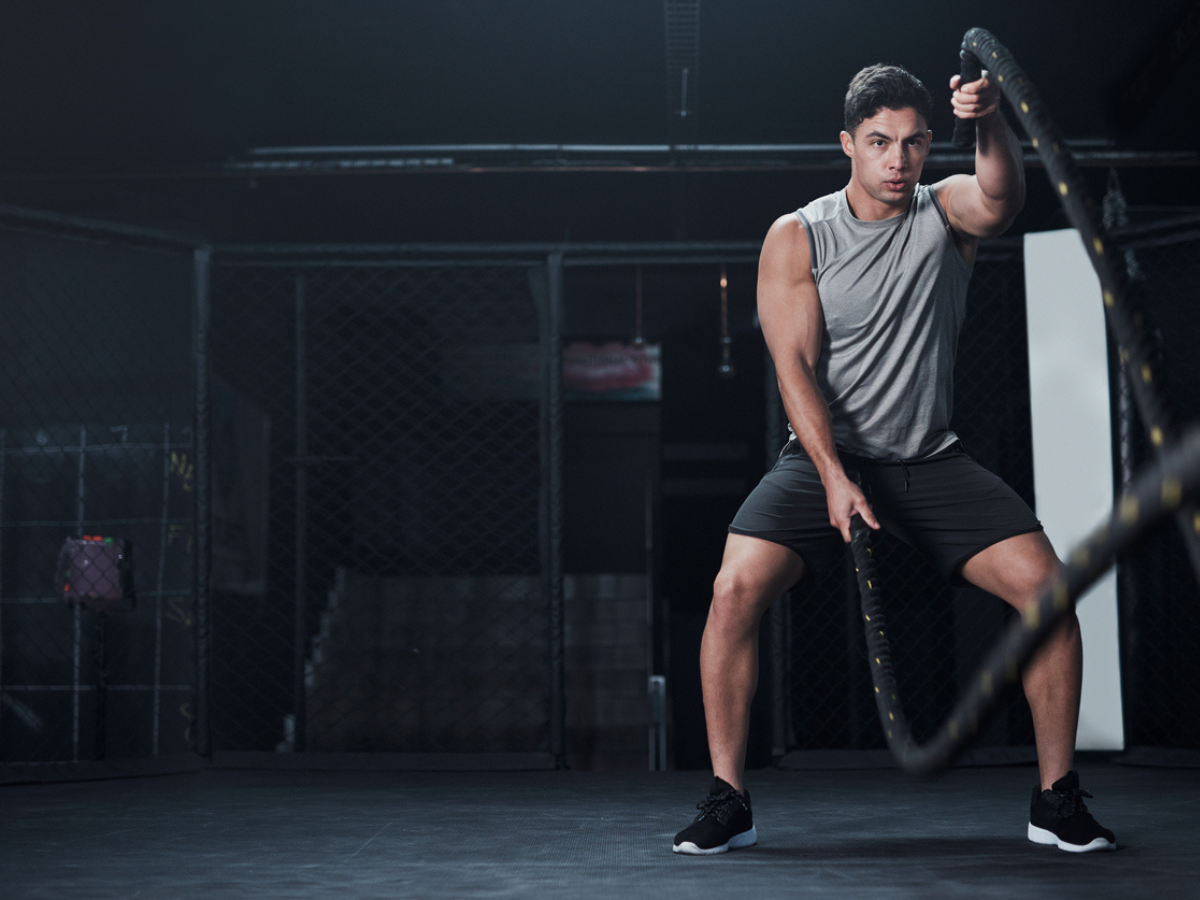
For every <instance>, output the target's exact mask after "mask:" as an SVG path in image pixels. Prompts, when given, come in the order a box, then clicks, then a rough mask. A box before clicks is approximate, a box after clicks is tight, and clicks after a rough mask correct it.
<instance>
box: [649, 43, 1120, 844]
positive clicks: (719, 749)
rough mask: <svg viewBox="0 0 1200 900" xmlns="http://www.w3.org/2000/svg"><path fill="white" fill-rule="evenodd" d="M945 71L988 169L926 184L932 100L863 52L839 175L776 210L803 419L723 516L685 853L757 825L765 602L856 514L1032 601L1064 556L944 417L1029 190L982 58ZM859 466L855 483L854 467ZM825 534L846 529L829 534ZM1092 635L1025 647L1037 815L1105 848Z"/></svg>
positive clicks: (745, 838)
mask: <svg viewBox="0 0 1200 900" xmlns="http://www.w3.org/2000/svg"><path fill="white" fill-rule="evenodd" d="M959 81H960V79H959V77H958V76H955V77H954V78H953V79H951V82H950V87H951V88H952V89H953V97H952V104H953V107H954V113H955V115H956V116H958V117H959V118H962V119H970V120H973V121H974V124H975V125H976V128H977V148H976V152H975V174H974V175H973V176H967V175H952V176H950V177H949V178H946V179H945V180H943V181H940V182H938V183H937V184H934V185H931V186H930V185H922V184H920V183H919V182H920V177H921V169H922V166H923V165H924V162H925V157H926V155H927V154H928V153H929V145H930V140H931V137H932V132H931V131H930V130H929V121H930V114H931V106H932V100H931V98H930V95H929V92H928V91H927V90H926V89H925V87H924V85H922V84H921V82H920V81H918V80H917V79H916V78H915V77H914V76H912V75H911V74H910V73H908V72H907V71H905V70H904V69H901V68H898V67H895V66H882V65H877V66H870V67H869V68H866V69H864V70H863V71H861V72H859V73H858V75H856V76H855V77H854V80H853V81H852V82H851V83H850V89H849V91H848V93H847V95H846V105H845V116H846V118H845V127H846V130H845V131H843V132H842V134H841V142H842V149H843V150H844V151H845V153H846V155H847V156H848V157H850V183H849V184H848V185H847V186H846V188H845V189H843V190H841V191H838V192H837V193H835V194H831V195H829V196H826V197H822V198H820V199H818V200H815V201H813V202H812V203H810V204H809V205H808V206H805V207H803V208H802V209H800V210H799V211H797V212H796V213H793V214H790V215H786V216H783V217H781V218H780V219H779V220H777V221H776V222H775V223H774V225H772V226H771V229H770V231H769V232H768V234H767V237H766V240H765V241H764V243H763V249H762V255H761V257H760V261H759V278H758V311H759V319H760V321H761V323H762V330H763V336H764V337H765V338H766V342H767V347H768V349H769V350H770V352H771V356H772V359H773V360H774V362H775V368H776V372H777V374H778V380H779V390H780V393H781V395H782V398H783V404H784V408H785V410H786V411H787V415H788V421H789V422H790V423H791V430H792V435H791V438H790V440H789V441H788V444H787V446H786V447H785V448H784V450H783V452H782V453H781V454H780V457H779V460H778V462H777V463H776V465H775V467H774V468H773V469H772V470H771V471H770V472H769V473H768V474H767V475H766V476H764V478H763V480H762V482H760V484H759V485H758V487H757V488H755V490H754V491H753V492H751V494H750V496H749V497H748V498H747V500H746V502H745V503H744V504H743V506H742V508H741V509H740V510H739V511H738V514H737V515H736V516H735V518H734V520H733V523H732V524H731V525H730V527H729V532H730V533H729V536H728V538H727V542H726V545H725V554H724V558H723V559H722V562H721V569H720V572H719V574H718V575H717V578H716V583H715V585H714V588H713V600H712V606H711V607H710V609H709V614H708V622H707V624H706V626H705V630H704V638H703V641H702V643H701V649H700V668H701V683H702V686H703V692H704V709H705V719H706V722H707V728H708V743H709V750H710V752H711V755H712V763H713V774H714V780H713V785H712V789H711V791H710V793H709V796H708V797H707V798H706V799H705V800H704V801H703V802H702V803H701V804H700V815H699V816H697V818H696V819H695V821H694V822H693V823H692V824H691V825H690V826H688V827H687V828H685V829H684V830H683V831H681V832H680V833H679V834H678V835H676V837H675V843H674V848H673V849H674V850H675V852H677V853H688V854H704V855H707V854H712V853H722V852H725V851H726V850H729V849H732V848H735V847H745V846H749V845H751V844H753V843H755V842H756V841H757V832H756V831H755V828H754V822H753V818H752V815H751V809H750V795H749V793H748V792H746V790H745V787H744V785H743V780H742V779H743V773H744V768H745V757H746V739H747V734H748V730H749V718H750V701H751V698H752V697H753V696H754V691H755V687H756V680H757V674H758V626H759V620H760V619H761V618H762V615H763V613H764V612H765V611H766V610H767V608H768V607H769V606H770V604H771V603H772V602H773V601H774V600H775V598H776V597H778V596H779V595H780V594H782V593H783V592H784V591H786V590H788V589H789V588H791V587H792V586H793V585H795V584H796V583H797V582H799V581H801V579H803V578H804V576H805V575H806V574H807V573H808V572H810V571H812V570H814V569H819V568H821V567H823V566H824V565H827V564H828V562H829V559H830V556H831V554H836V552H838V542H837V536H838V533H839V532H840V534H841V538H842V540H843V541H849V540H850V520H851V518H852V517H853V516H854V515H855V514H858V515H861V516H862V517H863V519H864V520H865V521H866V522H867V523H868V524H869V525H870V526H871V527H872V528H879V527H880V524H881V523H882V525H883V527H885V528H887V529H888V530H889V531H894V532H895V533H897V534H899V535H901V536H902V537H903V538H904V539H905V540H906V541H908V542H909V543H912V544H914V545H915V546H917V547H919V548H921V549H923V550H924V551H925V552H926V553H928V554H929V555H930V556H931V558H932V559H933V561H934V562H935V563H936V564H937V566H938V568H939V570H940V571H941V572H942V574H943V575H944V576H945V577H947V578H949V579H962V580H965V581H966V582H969V583H971V584H974V585H977V586H978V587H981V588H983V589H984V590H986V591H990V592H991V593H993V594H995V595H996V596H998V597H1000V598H1002V599H1003V600H1005V601H1007V602H1008V603H1010V604H1012V605H1013V606H1014V607H1016V608H1017V609H1018V610H1023V609H1024V607H1025V606H1026V605H1027V604H1028V603H1030V602H1032V601H1034V599H1035V598H1036V597H1037V594H1038V590H1039V588H1040V587H1041V586H1042V584H1043V583H1045V582H1046V581H1047V580H1048V579H1050V578H1051V577H1052V576H1053V574H1054V572H1055V570H1056V568H1057V567H1058V565H1059V562H1058V558H1057V557H1056V556H1055V554H1054V550H1053V549H1052V548H1051V546H1050V542H1049V541H1048V540H1047V538H1046V536H1045V534H1044V533H1043V531H1042V528H1041V524H1040V523H1039V522H1038V520H1037V519H1036V518H1035V517H1034V515H1033V513H1032V512H1031V511H1030V509H1029V507H1028V506H1027V505H1026V504H1025V503H1024V502H1023V501H1022V500H1021V499H1020V497H1018V496H1017V495H1016V493H1015V492H1013V491H1012V490H1011V489H1010V488H1009V487H1008V486H1007V485H1005V484H1004V483H1003V482H1002V481H1001V480H1000V479H999V478H997V477H996V476H995V475H992V474H991V473H989V472H987V471H986V470H984V469H983V468H981V467H980V466H979V465H978V464H977V463H976V462H975V461H974V460H972V459H971V458H970V457H969V456H967V455H966V454H965V453H964V452H963V451H962V449H961V446H960V445H959V443H958V438H957V437H956V436H955V434H954V432H952V431H951V430H950V407H951V390H952V386H953V367H954V357H955V350H956V346H957V341H958V332H959V327H960V324H961V322H962V317H963V313H964V307H965V298H966V291H967V282H968V281H969V280H970V276H971V267H972V265H973V263H974V261H975V254H976V251H977V248H978V246H979V239H980V238H984V237H990V236H993V235H998V234H1000V233H1001V232H1003V231H1004V230H1005V229H1006V228H1008V226H1009V225H1010V224H1011V223H1012V221H1013V219H1014V218H1015V217H1016V215H1017V213H1018V212H1020V210H1021V207H1022V206H1023V205H1024V201H1025V180H1024V169H1023V164H1022V156H1021V150H1020V146H1019V144H1018V142H1017V139H1016V137H1015V136H1014V135H1013V133H1012V131H1011V130H1010V129H1009V127H1008V124H1007V123H1006V121H1005V119H1004V116H1003V114H1002V113H1001V112H1000V92H999V89H998V87H997V86H996V85H995V84H993V83H992V80H991V78H990V77H989V76H988V75H987V73H984V76H983V77H982V78H981V79H980V80H978V81H975V82H973V83H970V84H960V83H959ZM860 484H861V487H860ZM831 538H832V540H831ZM1081 672H1082V649H1081V644H1080V637H1079V623H1078V621H1077V620H1076V619H1075V618H1074V616H1072V617H1071V618H1069V619H1068V620H1067V621H1066V622H1064V623H1063V625H1062V626H1061V627H1060V628H1059V630H1058V631H1057V632H1056V633H1055V635H1054V637H1053V638H1052V639H1051V640H1050V641H1049V642H1048V643H1047V644H1046V645H1045V646H1044V647H1043V648H1042V649H1041V650H1040V651H1039V653H1038V654H1037V655H1036V656H1035V657H1034V659H1033V660H1032V662H1031V663H1030V665H1029V666H1028V667H1027V668H1026V670H1025V672H1024V674H1023V677H1022V682H1023V686H1024V689H1025V696H1026V698H1027V699H1028V701H1029V706H1030V709H1031V710H1032V713H1033V724H1034V732H1035V740H1036V743H1037V753H1038V768H1039V774H1040V784H1039V785H1038V786H1037V787H1035V788H1034V793H1033V801H1032V804H1031V808H1030V822H1029V827H1028V837H1029V839H1030V840H1032V841H1036V842H1037V843H1043V844H1056V845H1057V846H1058V847H1060V848H1061V849H1064V850H1070V851H1075V852H1085V851H1090V850H1102V849H1112V848H1113V847H1114V846H1115V838H1114V837H1113V834H1112V832H1110V831H1108V830H1107V829H1104V828H1102V827H1101V826H1100V825H1099V824H1098V823H1097V822H1096V821H1095V819H1093V818H1092V816H1091V815H1090V814H1089V813H1088V812H1087V808H1086V807H1085V805H1084V803H1083V800H1082V797H1084V796H1090V795H1089V794H1085V793H1084V792H1083V791H1081V790H1080V789H1079V779H1078V776H1077V775H1076V773H1075V772H1074V771H1073V769H1072V763H1073V756H1074V747H1075V731H1076V726H1077V723H1078V717H1079V691H1080V682H1081Z"/></svg>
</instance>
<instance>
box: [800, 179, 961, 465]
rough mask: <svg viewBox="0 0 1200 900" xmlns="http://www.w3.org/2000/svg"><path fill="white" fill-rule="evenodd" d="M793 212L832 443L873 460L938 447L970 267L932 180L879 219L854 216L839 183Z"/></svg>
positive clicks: (945, 441) (916, 455) (944, 436)
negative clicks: (802, 246)
mask: <svg viewBox="0 0 1200 900" xmlns="http://www.w3.org/2000/svg"><path fill="white" fill-rule="evenodd" d="M795 215H796V216H797V218H799V220H800V222H801V224H803V225H804V230H805V232H806V233H807V234H808V242H809V249H810V250H811V255H812V269H813V278H814V279H815V280H816V284H817V294H818V296H819V297H820V301H821V309H822V312H823V314H824V318H825V329H824V333H823V335H822V341H821V355H820V358H819V360H818V362H817V368H816V377H817V384H818V386H819V387H820V389H821V393H822V395H823V396H824V398H825V402H826V403H827V404H828V406H829V413H830V417H831V418H832V422H833V438H834V442H835V443H836V444H837V446H838V448H839V449H841V450H844V451H846V452H849V453H852V454H855V455H857V456H865V457H869V458H872V459H892V460H900V459H902V460H913V459H922V458H924V457H927V456H930V455H932V454H934V453H937V452H938V451H939V450H944V449H945V448H946V447H948V446H950V445H951V444H952V443H954V441H955V440H957V436H956V435H955V434H954V432H953V431H951V430H950V413H951V408H952V406H953V394H954V359H955V354H956V353H957V350H958V334H959V330H960V328H961V326H962V320H963V315H964V312H965V310H966V295H967V283H968V282H969V281H970V278H971V268H970V266H968V265H967V263H966V260H964V259H963V258H962V254H961V253H960V251H959V249H958V247H957V246H956V245H955V243H954V238H953V235H952V232H951V228H950V222H949V220H948V219H947V218H946V213H945V211H944V210H943V209H942V206H941V203H940V202H939V201H938V199H937V195H936V194H935V193H934V190H933V188H932V187H930V186H928V185H918V186H917V189H916V190H915V191H914V192H913V197H912V202H911V203H910V204H909V207H908V209H907V210H906V211H905V212H904V214H902V215H899V216H894V217H892V218H889V219H883V220H880V221H864V220H861V219H856V218H855V217H854V215H853V214H852V213H851V212H850V206H849V204H848V203H847V201H846V191H845V189H842V190H841V191H838V192H837V193H834V194H829V195H827V196H825V197H821V198H819V199H817V200H814V201H813V202H812V203H810V204H808V205H807V206H805V207H802V208H801V209H799V210H797V211H796V214H795Z"/></svg>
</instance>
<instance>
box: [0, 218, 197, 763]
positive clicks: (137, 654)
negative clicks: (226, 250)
mask: <svg viewBox="0 0 1200 900" xmlns="http://www.w3.org/2000/svg"><path fill="white" fill-rule="evenodd" d="M202 256H203V250H202V248H201V247H200V245H199V244H198V243H197V242H194V241H191V240H189V239H188V238H185V237H179V236H174V235H169V234H163V233H158V232H152V231H143V230H138V229H133V228H126V227H122V226H116V225H106V224H103V223H95V222H87V221H84V220H80V219H75V218H70V217H65V216H53V215H46V214H38V213H31V212H29V211H25V210H19V209H13V208H7V207H6V208H3V209H0V341H2V342H3V349H2V350H0V367H2V372H3V376H2V377H0V654H2V659H0V765H3V766H4V767H12V769H10V771H13V770H20V769H21V767H23V766H24V767H27V766H28V764H31V763H54V764H61V763H89V762H93V761H96V760H115V759H125V758H146V757H158V756H169V755H173V754H180V753H184V752H187V751H190V750H191V749H192V747H193V746H194V745H195V739H196V733H195V728H196V719H197V708H196V678H195V662H196V639H197V630H196V622H195V613H196V610H197V600H198V597H199V594H198V589H199V587H200V585H201V584H202V581H201V580H200V579H201V577H202V571H201V569H200V568H198V567H197V566H196V564H195V559H196V558H197V552H198V543H197V541H198V538H199V537H200V535H199V534H198V532H197V524H198V523H201V522H202V521H203V519H202V518H201V517H200V515H199V514H200V506H199V503H200V502H201V501H202V498H203V486H204V485H205V483H206V480H207V479H206V478H205V474H204V460H203V458H202V455H201V456H198V455H197V452H196V451H197V441H196V433H195V428H194V425H195V411H196V408H197V399H198V394H197V391H198V390H199V389H202V387H203V382H202V381H198V380H197V379H196V377H195V366H194V364H193V340H194V335H195V332H196V328H195V322H194V319H195V312H196V308H197V298H198V294H197V284H198V281H199V271H200V267H199V266H198V260H200V259H202ZM85 536H86V537H87V539H88V540H90V541H91V545H90V547H89V546H87V545H86V544H81V543H80V542H81V541H82V540H83V539H84V537H85ZM105 546H107V547H108V548H110V549H111V548H121V549H122V551H123V552H122V553H121V556H122V561H121V565H122V566H123V567H124V568H126V569H127V568H128V564H129V561H130V559H132V561H133V567H132V572H131V576H132V580H131V581H130V580H129V579H128V578H125V577H123V580H124V581H126V582H127V583H125V584H123V585H120V586H118V585H116V584H109V585H105V586H104V587H103V588H101V589H100V590H89V591H81V590H80V589H79V584H80V582H81V581H83V580H84V579H83V578H82V576H83V575H84V574H86V573H85V572H84V571H73V570H72V569H71V567H70V565H68V566H67V567H66V568H63V567H62V565H61V563H60V557H61V559H62V560H65V561H67V562H70V561H71V560H72V559H76V562H78V565H79V566H83V565H85V563H86V562H87V561H86V560H82V561H81V560H79V559H77V558H75V557H73V556H72V552H73V549H74V550H75V551H78V552H81V553H85V554H86V553H88V552H89V551H94V552H97V553H99V554H100V555H101V556H103V554H104V553H105V550H104V547H105ZM93 563H94V564H95V566H96V567H97V568H94V569H91V570H88V571H101V570H104V571H107V569H106V568H105V567H104V566H103V565H101V559H100V558H99V557H97V558H96V559H94V560H93ZM77 568H78V566H77ZM75 575H80V576H81V577H80V578H79V579H78V580H76V578H75ZM70 582H75V587H76V589H75V590H74V591H72V590H71V589H70ZM118 587H120V588H121V589H120V590H119V591H118V590H116V588H118ZM109 588H111V590H110V589H109ZM24 771H25V772H28V768H25V769H24ZM14 777H16V778H21V777H24V776H22V775H21V774H20V773H19V772H18V773H17V774H16V775H15V776H14Z"/></svg>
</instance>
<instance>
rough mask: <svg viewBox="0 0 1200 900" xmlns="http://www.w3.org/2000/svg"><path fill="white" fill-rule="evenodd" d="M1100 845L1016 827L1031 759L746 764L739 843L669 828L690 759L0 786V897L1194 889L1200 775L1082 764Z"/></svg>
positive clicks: (1118, 893) (686, 815)
mask: <svg viewBox="0 0 1200 900" xmlns="http://www.w3.org/2000/svg"><path fill="white" fill-rule="evenodd" d="M1083 778H1084V787H1085V788H1087V789H1088V790H1090V791H1092V792H1093V793H1094V794H1095V795H1096V796H1095V799H1094V800H1093V801H1091V802H1090V807H1091V808H1092V810H1093V811H1094V812H1095V813H1096V815H1097V818H1099V819H1100V821H1101V822H1103V823H1104V824H1106V825H1108V826H1109V827H1111V828H1113V829H1114V830H1115V831H1116V832H1117V837H1118V841H1119V843H1120V849H1119V850H1118V851H1116V852H1115V853H1093V854H1085V855H1076V854H1068V853H1063V852H1061V851H1059V850H1057V849H1055V848H1052V847H1043V846H1037V845H1034V844H1031V843H1029V842H1028V841H1027V840H1026V839H1025V823H1026V814H1027V811H1028V799H1029V791H1030V787H1031V786H1032V783H1033V780H1034V771H1033V769H1031V768H1025V767H1017V768H992V769H959V770H956V771H954V772H951V773H950V774H948V775H946V776H943V777H940V778H937V779H935V780H931V781H915V780H913V779H911V778H909V777H907V776H904V775H902V774H900V773H899V772H897V771H894V770H891V771H889V770H851V771H840V772H839V771H809V772H782V771H773V770H772V771H760V772H753V773H751V779H750V782H749V784H750V789H751V793H752V796H753V799H754V807H755V820H756V824H757V826H758V830H759V835H760V842H759V844H758V846H756V847H752V848H747V849H745V850H738V851H734V852H732V853H729V854H726V855H723V856H717V857H710V858H694V857H682V856H677V855H674V854H672V853H671V852H670V844H671V838H672V836H673V834H674V833H675V831H676V830H678V829H679V828H680V827H682V826H683V825H685V824H686V823H687V822H688V821H689V819H690V818H691V815H692V814H694V809H693V807H694V804H695V803H696V802H697V801H698V800H699V799H700V797H701V796H702V794H703V793H704V791H705V790H706V788H707V783H706V781H707V778H706V776H705V775H704V774H703V773H684V772H674V773H666V774H651V773H646V774H595V773H574V772H524V773H516V772H508V773H490V774H484V773H434V774H430V773H414V772H361V773H356V772H296V771H255V772H243V771H217V770H208V771H201V772H197V773H193V774H176V775H164V776H158V777H147V778H128V779H116V780H106V781H96V782H82V783H74V784H68V783H60V784H45V785H12V786H7V787H3V788H0V809H2V811H3V812H2V819H0V896H2V897H4V898H5V900H17V898H26V897H55V898H61V897H88V898H109V897H128V898H132V897H137V898H183V897H188V898H191V897H256V898H273V897H280V898H282V897H288V898H302V897H337V898H357V897H406V898H475V897H489V898H504V897H514V898H515V897H572V898H576V897H577V898H591V897H596V898H601V897H603V898H606V900H609V898H618V900H632V898H643V897H645V898H650V897H654V898H670V897H688V898H690V897H722V898H724V897H730V898H739V900H740V898H755V900H759V898H769V897H788V898H797V897H804V898H807V897H821V898H841V897H854V898H907V897H914V898H916V897H920V898H930V897H970V898H985V897H1029V898H1039V897H1047V898H1050V897H1054V898H1061V897H1088V898H1092V900H1101V898H1131V897H1155V898H1161V897H1168V898H1172V900H1175V898H1185V897H1192V896H1200V884H1197V881H1198V879H1200V863H1198V862H1197V853H1196V849H1195V848H1196V845H1197V838H1198V837H1200V817H1198V815H1197V810H1198V809H1200V771H1198V770H1195V769H1163V768H1133V767H1118V766H1113V765H1108V764H1096V765H1088V766H1086V767H1084V769H1083Z"/></svg>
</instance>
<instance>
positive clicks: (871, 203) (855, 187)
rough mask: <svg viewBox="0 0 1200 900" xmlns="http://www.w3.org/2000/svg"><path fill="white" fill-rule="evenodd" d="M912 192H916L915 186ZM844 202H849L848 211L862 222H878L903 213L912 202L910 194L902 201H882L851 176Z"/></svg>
mask: <svg viewBox="0 0 1200 900" xmlns="http://www.w3.org/2000/svg"><path fill="white" fill-rule="evenodd" d="M913 193H916V190H915V188H914V191H913ZM846 203H847V204H849V206H850V213H851V215H853V216H854V218H856V219H860V220H861V221H864V222H880V221H882V220H884V219H893V218H895V217H896V216H902V215H904V213H905V212H907V211H908V207H909V205H910V204H911V203H912V194H910V195H909V196H908V199H907V200H905V201H904V202H903V203H898V204H892V203H883V202H881V201H879V200H876V199H875V198H874V197H872V196H871V195H870V194H868V193H867V192H866V190H864V189H863V187H862V185H860V184H859V183H858V182H857V181H855V180H854V179H853V178H851V179H850V183H849V184H848V185H846Z"/></svg>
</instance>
